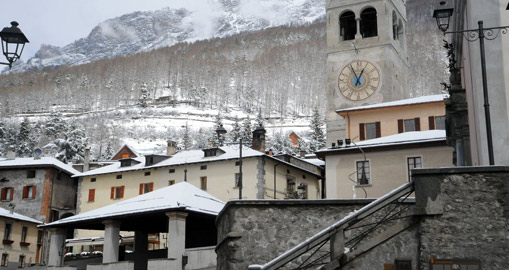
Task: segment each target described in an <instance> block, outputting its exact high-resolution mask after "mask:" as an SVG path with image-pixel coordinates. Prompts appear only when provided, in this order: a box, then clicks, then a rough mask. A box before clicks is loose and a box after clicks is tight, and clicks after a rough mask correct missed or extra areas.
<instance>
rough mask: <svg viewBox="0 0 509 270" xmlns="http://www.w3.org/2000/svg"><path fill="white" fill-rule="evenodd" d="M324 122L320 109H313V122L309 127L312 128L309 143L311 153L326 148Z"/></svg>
mask: <svg viewBox="0 0 509 270" xmlns="http://www.w3.org/2000/svg"><path fill="white" fill-rule="evenodd" d="M323 125H324V120H323V118H322V117H321V115H320V112H319V111H318V108H317V107H315V108H314V109H313V115H312V116H311V122H310V123H309V127H310V128H311V136H310V137H311V138H310V141H309V149H310V150H311V151H313V152H314V151H317V150H320V149H322V148H323V147H324V146H325V143H326V139H325V134H324V132H323Z"/></svg>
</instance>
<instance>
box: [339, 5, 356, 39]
mask: <svg viewBox="0 0 509 270" xmlns="http://www.w3.org/2000/svg"><path fill="white" fill-rule="evenodd" d="M355 34H357V24H356V22H355V13H353V12H352V11H347V12H345V13H343V14H342V15H341V16H340V17H339V35H340V36H341V37H342V38H343V40H352V39H355Z"/></svg>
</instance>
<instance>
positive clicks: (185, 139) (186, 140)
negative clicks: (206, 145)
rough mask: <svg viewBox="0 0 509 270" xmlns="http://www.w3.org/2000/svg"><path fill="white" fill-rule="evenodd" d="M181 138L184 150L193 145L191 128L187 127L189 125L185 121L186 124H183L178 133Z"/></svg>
mask: <svg viewBox="0 0 509 270" xmlns="http://www.w3.org/2000/svg"><path fill="white" fill-rule="evenodd" d="M180 137H181V138H182V139H181V145H182V148H183V149H184V150H189V149H191V147H192V146H193V138H192V136H191V130H190V129H189V125H188V124H187V122H186V125H185V126H184V128H183V130H181V134H180Z"/></svg>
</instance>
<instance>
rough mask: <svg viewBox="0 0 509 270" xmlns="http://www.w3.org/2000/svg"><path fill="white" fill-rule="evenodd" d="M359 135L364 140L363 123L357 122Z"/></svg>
mask: <svg viewBox="0 0 509 270" xmlns="http://www.w3.org/2000/svg"><path fill="white" fill-rule="evenodd" d="M359 137H360V140H361V141H364V140H365V139H366V134H365V131H364V123H360V124H359Z"/></svg>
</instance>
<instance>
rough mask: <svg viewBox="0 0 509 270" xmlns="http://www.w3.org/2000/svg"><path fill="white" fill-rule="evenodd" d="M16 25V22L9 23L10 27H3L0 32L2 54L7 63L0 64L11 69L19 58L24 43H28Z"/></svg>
mask: <svg viewBox="0 0 509 270" xmlns="http://www.w3.org/2000/svg"><path fill="white" fill-rule="evenodd" d="M18 25H19V24H18V23H17V22H15V21H13V22H11V27H4V29H2V31H1V32H0V39H1V42H2V53H3V55H4V56H5V58H6V59H7V63H3V62H0V64H2V65H8V66H9V68H11V67H12V63H14V62H16V60H18V59H19V58H20V57H21V54H22V53H23V49H24V48H25V43H29V41H28V39H27V37H26V36H25V34H23V32H21V30H20V29H19V28H18ZM9 45H10V46H9Z"/></svg>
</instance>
